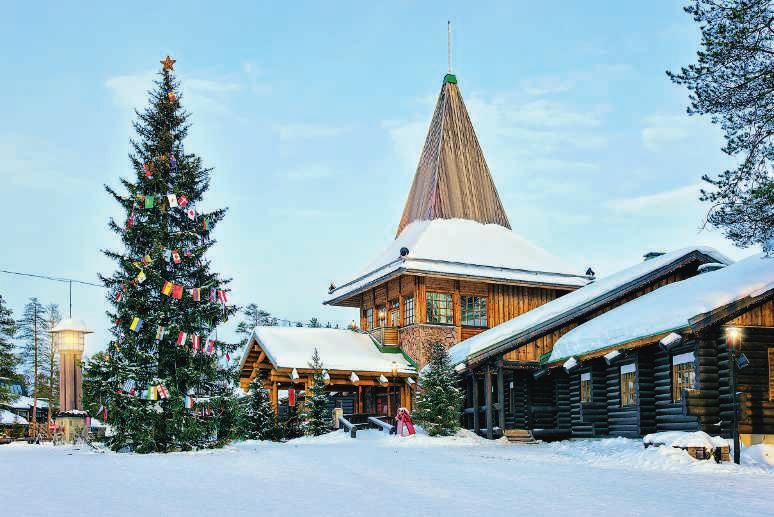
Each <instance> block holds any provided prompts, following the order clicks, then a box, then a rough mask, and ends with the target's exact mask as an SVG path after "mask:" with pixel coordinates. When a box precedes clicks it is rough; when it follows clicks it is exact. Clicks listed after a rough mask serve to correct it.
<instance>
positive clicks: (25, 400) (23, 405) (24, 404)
mask: <svg viewBox="0 0 774 517" xmlns="http://www.w3.org/2000/svg"><path fill="white" fill-rule="evenodd" d="M33 402H34V399H33V398H32V397H28V396H26V395H17V396H16V398H15V399H14V400H12V401H11V402H8V403H6V404H5V405H6V406H8V407H12V408H14V409H29V408H31V407H32V404H33ZM38 407H39V408H47V407H48V400H46V399H41V398H39V399H38Z"/></svg>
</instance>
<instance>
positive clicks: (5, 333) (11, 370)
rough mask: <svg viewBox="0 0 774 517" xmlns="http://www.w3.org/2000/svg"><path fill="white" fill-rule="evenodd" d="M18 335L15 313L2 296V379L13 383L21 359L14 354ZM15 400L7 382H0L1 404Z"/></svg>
mask: <svg viewBox="0 0 774 517" xmlns="http://www.w3.org/2000/svg"><path fill="white" fill-rule="evenodd" d="M15 334H16V321H14V319H13V313H12V312H11V309H9V308H8V307H7V306H6V304H5V299H4V298H3V296H2V295H0V379H2V380H7V381H13V380H16V378H17V372H16V367H17V365H18V364H19V358H18V357H17V356H16V354H15V353H14V345H13V338H14V335H15ZM12 398H14V397H13V395H12V394H11V392H10V391H9V390H8V389H7V387H6V383H5V382H0V404H3V403H6V402H9V401H11V399H12Z"/></svg>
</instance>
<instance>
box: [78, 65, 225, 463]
mask: <svg viewBox="0 0 774 517" xmlns="http://www.w3.org/2000/svg"><path fill="white" fill-rule="evenodd" d="M173 64H174V61H173V60H172V59H171V58H169V57H167V59H165V60H164V61H162V65H163V69H162V71H161V72H160V73H159V76H158V79H157V80H156V81H155V88H154V89H153V90H152V91H151V92H150V93H149V106H148V107H147V108H146V109H145V110H144V111H142V112H139V111H138V112H137V120H136V121H135V123H134V129H135V131H136V133H137V138H136V139H133V140H131V149H132V151H131V153H130V155H129V158H130V162H131V166H132V169H133V174H132V176H131V177H130V178H128V179H125V178H121V184H122V186H123V190H124V192H118V191H117V190H114V189H113V188H111V187H109V186H106V187H105V189H106V190H107V192H108V193H110V195H111V196H112V197H113V198H114V199H115V200H116V201H117V202H118V204H119V205H120V207H121V209H122V210H123V215H122V216H121V219H120V220H119V221H118V222H117V221H116V220H114V219H112V218H111V220H110V222H109V227H110V229H111V230H112V231H113V232H114V233H115V234H116V235H118V236H119V238H120V240H121V243H122V244H123V249H121V250H116V251H113V250H107V251H105V254H106V255H107V256H108V257H109V258H111V259H112V260H114V261H115V263H116V266H117V269H116V271H115V272H114V273H113V274H112V275H110V276H101V279H102V281H103V282H104V283H105V286H106V287H107V288H108V289H109V295H108V299H109V302H110V304H111V306H112V309H111V310H109V311H108V313H107V314H108V317H109V318H110V320H111V321H113V322H114V327H113V328H112V333H113V336H114V337H115V342H114V343H112V344H111V346H110V347H109V349H108V353H109V356H108V357H109V360H108V361H107V363H108V365H100V366H101V367H100V368H88V369H87V370H88V372H89V375H90V376H99V375H107V376H108V377H106V378H98V379H92V382H94V383H95V386H101V387H103V388H105V389H104V390H100V391H98V392H95V393H93V396H94V397H96V398H97V399H99V401H101V403H102V404H104V405H105V407H106V408H107V410H108V423H110V424H111V425H112V426H113V428H114V430H115V435H114V436H113V437H112V438H111V441H110V446H111V447H112V448H113V449H116V450H117V449H121V448H124V447H128V448H130V449H132V450H135V451H137V452H157V451H158V452H166V451H172V450H188V449H192V448H195V447H204V446H211V445H212V444H213V443H214V440H215V439H216V437H219V436H220V435H221V433H219V426H220V418H221V416H222V412H223V411H224V410H225V409H226V408H227V407H228V406H230V404H227V403H225V401H227V400H228V398H229V397H231V396H232V384H233V379H234V377H235V368H236V366H235V365H234V366H232V365H231V364H230V354H231V353H233V352H234V351H235V350H236V348H237V346H238V345H236V344H226V343H222V342H219V341H217V340H215V329H216V327H217V325H218V324H219V323H220V322H222V321H225V320H226V319H227V318H228V316H229V315H233V314H234V313H235V312H236V307H234V306H229V305H228V304H227V303H226V301H227V291H228V289H227V285H228V283H229V280H226V279H224V278H222V277H221V276H220V275H219V274H217V273H216V272H214V271H212V268H211V263H210V261H209V260H208V259H207V258H206V253H207V251H208V250H209V249H210V247H212V246H213V244H214V241H212V240H211V239H210V235H211V232H212V231H213V229H214V228H215V226H216V225H217V224H218V222H220V221H221V220H222V219H223V217H224V215H225V212H226V210H225V209H218V210H214V211H204V209H203V208H204V207H203V196H204V194H205V192H207V190H208V189H209V186H210V174H211V172H212V169H210V168H206V167H204V166H203V165H202V160H201V158H199V157H198V156H196V155H195V154H192V153H188V152H186V150H185V148H184V145H183V141H184V139H185V137H186V135H187V134H188V129H189V124H188V122H187V121H188V117H189V115H188V113H187V112H186V111H184V110H183V108H182V106H181V98H182V95H181V93H180V90H179V86H180V85H179V83H178V81H177V80H176V79H175V77H174V73H173ZM211 345H212V346H211ZM223 357H226V359H225V360H224V359H223ZM224 363H225V364H224ZM92 402H93V403H94V402H96V401H92ZM229 418H230V416H229Z"/></svg>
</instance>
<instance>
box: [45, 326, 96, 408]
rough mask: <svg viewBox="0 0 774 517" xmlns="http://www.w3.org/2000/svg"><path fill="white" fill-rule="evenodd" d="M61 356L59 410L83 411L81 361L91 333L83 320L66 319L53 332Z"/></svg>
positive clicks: (55, 344) (55, 345)
mask: <svg viewBox="0 0 774 517" xmlns="http://www.w3.org/2000/svg"><path fill="white" fill-rule="evenodd" d="M51 334H52V335H53V338H54V347H55V348H56V351H57V353H58V354H59V410H60V411H71V410H83V400H82V398H83V386H82V385H83V377H82V373H81V360H82V359H83V351H84V349H85V347H86V334H91V331H90V330H88V328H86V324H85V323H84V322H83V321H81V320H74V319H66V320H63V321H61V322H60V323H59V324H58V325H57V326H56V327H54V329H53V330H52V331H51Z"/></svg>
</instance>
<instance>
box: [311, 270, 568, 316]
mask: <svg viewBox="0 0 774 517" xmlns="http://www.w3.org/2000/svg"><path fill="white" fill-rule="evenodd" d="M413 260H421V259H413ZM433 262H443V261H433ZM445 263H447V264H451V262H445ZM456 264H461V265H463V264H462V263H460V262H458V263H456ZM470 265H475V264H470ZM492 269H495V268H492ZM500 269H503V270H506V269H507V268H500ZM510 271H524V272H533V271H529V270H527V269H511V270H510ZM537 273H540V274H552V273H544V272H541V271H537ZM401 275H412V276H423V277H432V278H448V279H451V280H469V281H471V282H485V283H488V284H497V285H512V286H521V287H539V288H543V289H556V290H558V291H567V292H571V291H574V290H576V289H579V288H580V287H581V286H572V285H563V284H552V283H550V282H529V281H526V280H507V279H502V278H497V277H492V276H480V275H461V274H454V273H435V272H433V271H425V270H423V269H412V268H407V267H400V268H398V269H396V270H393V271H391V272H389V273H387V274H385V275H384V276H381V277H379V278H377V279H375V280H373V281H371V282H368V283H367V284H364V285H363V286H362V287H360V288H358V289H357V290H355V291H352V292H350V293H347V294H345V295H342V296H340V297H338V298H333V299H331V300H326V301H325V302H323V305H334V306H339V307H360V302H361V299H362V295H363V293H364V292H365V291H368V290H369V289H373V288H374V287H377V286H379V285H382V284H384V283H386V282H389V281H390V280H392V279H393V278H397V277H399V276H401ZM557 276H558V277H562V276H567V277H580V276H582V275H561V274H557ZM355 281H356V280H355Z"/></svg>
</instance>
